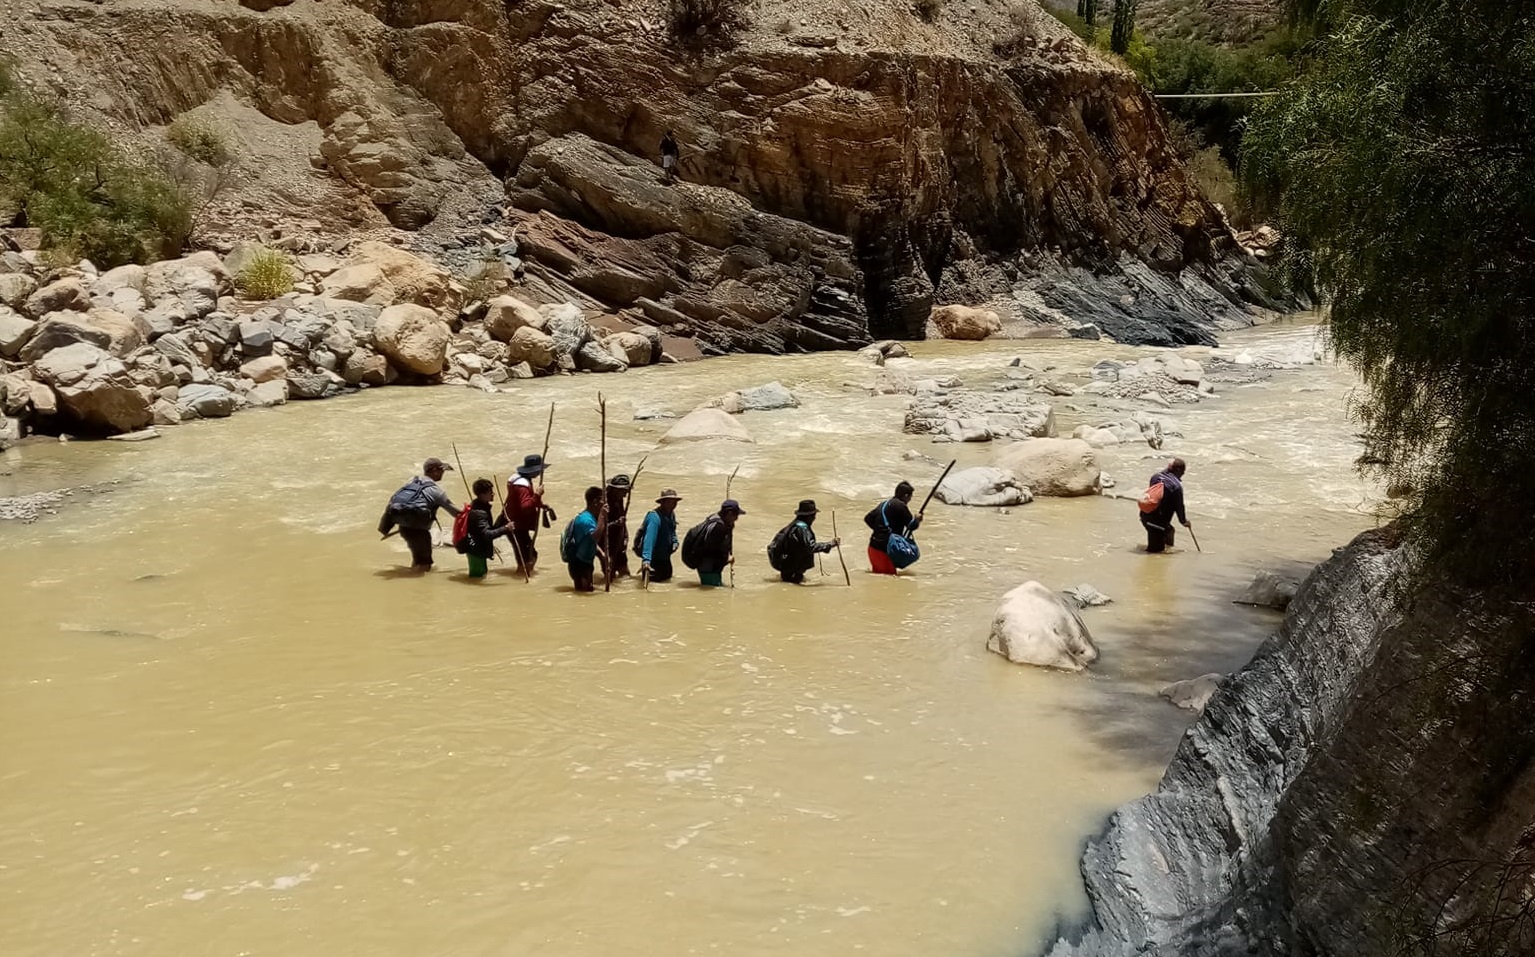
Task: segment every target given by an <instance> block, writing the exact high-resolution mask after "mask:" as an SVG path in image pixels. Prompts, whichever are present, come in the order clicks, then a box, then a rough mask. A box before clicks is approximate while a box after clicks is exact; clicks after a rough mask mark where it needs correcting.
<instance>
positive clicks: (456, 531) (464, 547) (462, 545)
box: [453, 505, 472, 555]
mask: <svg viewBox="0 0 1535 957" xmlns="http://www.w3.org/2000/svg"><path fill="white" fill-rule="evenodd" d="M469 510H470V506H468V505H465V506H464V510H463V511H462V512H459V513H458V517H457V518H455V519H453V548H454V550H455V551H457V552H458V553H459V554H460V555H467V554H469V546H470V545H471V544H472V542H470V540H469Z"/></svg>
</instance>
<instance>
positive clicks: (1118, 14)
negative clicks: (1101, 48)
mask: <svg viewBox="0 0 1535 957" xmlns="http://www.w3.org/2000/svg"><path fill="white" fill-rule="evenodd" d="M1135 6H1136V0H1114V25H1113V27H1112V29H1111V30H1110V33H1109V49H1110V50H1113V51H1114V52H1115V53H1118V54H1119V55H1120V56H1124V55H1125V54H1126V53H1128V52H1129V50H1130V37H1131V36H1132V35H1133V34H1134V33H1135Z"/></svg>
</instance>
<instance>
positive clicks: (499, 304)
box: [485, 296, 549, 342]
mask: <svg viewBox="0 0 1535 957" xmlns="http://www.w3.org/2000/svg"><path fill="white" fill-rule="evenodd" d="M548 325H549V320H548V319H546V318H544V314H543V313H541V312H539V311H538V310H537V309H534V308H533V307H532V306H530V305H528V304H527V303H525V302H523V301H522V300H521V299H518V298H517V297H516V296H497V297H496V298H494V299H492V300H491V301H490V302H489V304H487V305H486V307H485V331H486V332H488V333H490V334H491V335H492V336H494V337H495V338H496V339H499V340H500V341H502V342H510V341H511V338H512V336H513V335H514V334H515V333H516V332H517V330H518V329H524V328H527V329H537V330H538V331H539V332H543V331H544V329H545V328H547V327H548Z"/></svg>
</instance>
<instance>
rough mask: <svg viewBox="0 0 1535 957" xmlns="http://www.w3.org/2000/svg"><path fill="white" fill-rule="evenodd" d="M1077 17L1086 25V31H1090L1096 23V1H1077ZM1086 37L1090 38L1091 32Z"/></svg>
mask: <svg viewBox="0 0 1535 957" xmlns="http://www.w3.org/2000/svg"><path fill="white" fill-rule="evenodd" d="M1077 17H1078V18H1079V19H1080V20H1081V21H1082V22H1083V23H1085V24H1087V27H1088V30H1089V31H1091V30H1092V28H1093V26H1094V25H1095V24H1096V23H1097V22H1098V0H1077ZM1088 36H1089V37H1091V36H1092V34H1091V32H1089V33H1088Z"/></svg>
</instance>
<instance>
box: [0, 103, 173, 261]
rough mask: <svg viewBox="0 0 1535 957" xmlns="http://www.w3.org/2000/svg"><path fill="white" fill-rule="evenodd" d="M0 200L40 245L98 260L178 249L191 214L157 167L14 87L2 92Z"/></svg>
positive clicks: (158, 255)
mask: <svg viewBox="0 0 1535 957" xmlns="http://www.w3.org/2000/svg"><path fill="white" fill-rule="evenodd" d="M0 206H4V207H5V208H8V209H11V210H14V211H15V217H14V222H15V223H16V224H17V225H22V226H31V227H35V228H37V229H40V230H41V231H42V235H43V243H44V245H45V246H46V247H48V248H50V249H53V250H55V251H57V252H59V253H60V254H62V255H64V256H67V257H69V258H87V259H90V260H91V261H92V262H94V263H96V264H97V265H99V266H104V267H111V266H117V265H121V264H123V263H127V262H141V261H145V260H148V259H153V258H163V257H166V256H174V255H176V254H177V253H179V252H180V250H181V246H182V244H183V243H184V242H185V240H186V236H187V233H188V231H189V223H190V220H191V204H190V203H189V202H188V200H187V197H186V196H185V195H184V194H183V193H182V192H181V191H180V190H178V189H177V187H176V185H175V184H174V183H173V182H171V180H170V179H169V178H168V177H167V176H166V175H165V174H164V173H163V172H162V171H160V170H158V169H156V168H154V167H153V166H151V165H149V164H147V163H145V162H143V161H141V160H139V159H137V158H135V157H132V156H130V155H128V154H127V153H126V152H125V151H123V150H121V149H119V148H118V147H117V146H116V145H115V144H113V143H112V142H110V141H109V140H108V139H107V138H106V137H105V136H103V135H102V134H101V133H99V132H97V131H95V130H93V129H91V128H89V127H87V126H85V125H84V124H81V123H79V122H78V121H76V120H75V119H74V118H73V117H71V116H70V115H69V113H68V112H67V111H66V110H65V108H64V107H63V105H62V104H60V103H58V102H57V101H55V100H52V99H49V98H47V97H42V96H34V95H32V94H30V93H28V92H26V91H25V90H23V89H21V88H20V87H13V88H12V89H11V90H10V92H9V93H7V94H6V95H4V96H3V97H0Z"/></svg>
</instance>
